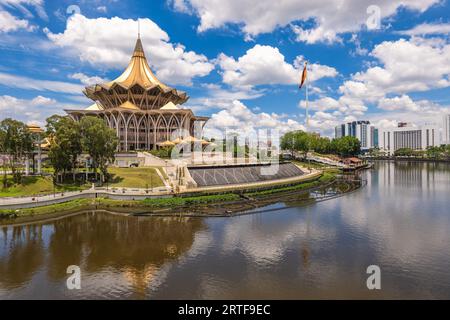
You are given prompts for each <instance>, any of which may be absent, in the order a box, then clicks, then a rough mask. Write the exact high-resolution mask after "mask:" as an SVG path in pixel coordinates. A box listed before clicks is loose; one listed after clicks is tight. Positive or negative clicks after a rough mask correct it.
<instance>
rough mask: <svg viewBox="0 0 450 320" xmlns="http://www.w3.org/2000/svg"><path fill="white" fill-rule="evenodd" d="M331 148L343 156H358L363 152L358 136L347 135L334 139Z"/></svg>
mask: <svg viewBox="0 0 450 320" xmlns="http://www.w3.org/2000/svg"><path fill="white" fill-rule="evenodd" d="M330 148H331V150H332V152H333V153H336V154H339V155H341V156H356V155H358V154H359V153H360V152H361V142H360V141H359V140H358V139H357V138H356V137H352V136H345V137H341V138H336V139H333V140H332V141H331V144H330Z"/></svg>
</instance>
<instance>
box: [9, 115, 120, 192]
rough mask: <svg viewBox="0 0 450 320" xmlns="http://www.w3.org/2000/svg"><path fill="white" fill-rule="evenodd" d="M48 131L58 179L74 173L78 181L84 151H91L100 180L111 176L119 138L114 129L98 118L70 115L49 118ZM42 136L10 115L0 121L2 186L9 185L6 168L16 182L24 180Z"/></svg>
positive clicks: (50, 151) (55, 174)
mask: <svg viewBox="0 0 450 320" xmlns="http://www.w3.org/2000/svg"><path fill="white" fill-rule="evenodd" d="M45 128H46V131H45V135H46V136H47V139H48V141H49V142H50V146H49V150H48V158H49V162H50V165H51V166H52V167H53V169H54V177H55V179H56V181H57V182H58V181H60V182H64V180H65V177H66V174H67V173H72V180H73V181H74V182H75V180H76V173H77V164H78V161H79V157H80V155H81V154H83V153H85V154H88V155H89V157H90V159H91V167H92V169H93V171H94V174H95V177H96V179H97V177H98V173H97V171H98V170H99V171H100V180H101V181H105V179H107V177H108V164H110V163H112V162H114V154H115V151H116V149H117V145H118V138H117V136H116V133H115V131H114V130H113V129H111V128H109V127H108V126H107V125H106V124H105V122H104V121H103V120H102V119H100V118H97V117H89V116H88V117H83V118H82V119H81V121H79V122H77V121H74V120H73V119H72V118H70V117H67V116H59V115H53V116H51V117H49V118H47V119H46V126H45ZM42 138H43V137H39V138H37V137H36V134H33V133H32V132H31V131H30V130H29V128H28V126H27V125H26V124H24V123H23V122H20V121H17V120H14V119H11V118H7V119H4V120H2V121H1V122H0V153H1V154H3V155H4V156H3V187H4V188H6V187H8V186H7V183H8V182H7V181H8V179H7V171H8V169H9V170H10V171H11V175H12V178H13V182H14V183H16V184H19V183H21V182H22V176H23V163H24V161H26V160H27V159H29V158H30V156H31V154H32V153H33V152H34V149H35V145H36V144H40V143H42Z"/></svg>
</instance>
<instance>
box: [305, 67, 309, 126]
mask: <svg viewBox="0 0 450 320" xmlns="http://www.w3.org/2000/svg"><path fill="white" fill-rule="evenodd" d="M305 68H306V72H308V62H306V66H305ZM305 80H306V88H305V89H306V90H305V98H306V109H305V110H306V121H305V124H306V132H308V131H309V130H308V129H309V113H308V85H309V80H308V76H306V79H305Z"/></svg>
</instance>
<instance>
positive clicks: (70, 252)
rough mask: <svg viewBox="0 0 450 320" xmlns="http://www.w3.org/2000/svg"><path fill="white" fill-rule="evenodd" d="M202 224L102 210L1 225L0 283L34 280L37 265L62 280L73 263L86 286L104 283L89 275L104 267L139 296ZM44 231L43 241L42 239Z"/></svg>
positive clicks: (7, 286) (52, 278)
mask: <svg viewBox="0 0 450 320" xmlns="http://www.w3.org/2000/svg"><path fill="white" fill-rule="evenodd" d="M8 229H9V230H8ZM202 229H204V224H203V222H202V220H200V219H194V218H168V217H161V218H153V219H152V218H132V219H130V218H127V217H123V216H111V215H109V214H106V213H85V214H81V215H77V216H73V217H69V218H66V219H62V220H57V221H54V222H52V223H50V224H45V225H31V226H25V227H12V228H3V236H2V249H1V255H0V286H1V287H4V289H7V290H10V289H13V288H16V287H20V286H23V285H26V284H27V282H29V281H32V280H35V281H40V280H39V278H41V277H42V275H40V274H39V271H40V270H41V269H45V273H46V277H47V279H46V281H48V282H50V283H64V281H65V279H66V277H67V273H66V269H67V266H69V265H79V266H80V267H81V270H82V273H83V274H84V275H86V277H87V278H89V279H90V283H89V284H88V285H89V286H92V285H94V286H95V283H97V282H98V284H99V285H100V286H103V285H105V284H104V283H102V279H101V278H96V277H95V275H96V274H101V273H103V272H106V273H107V274H109V275H113V277H119V278H123V279H124V280H125V282H126V284H121V285H120V286H123V285H126V286H128V285H129V286H130V289H131V292H133V295H135V296H137V297H139V296H143V295H144V294H145V292H146V291H147V289H149V288H148V286H149V285H151V284H152V281H153V280H154V278H155V277H157V275H159V272H160V271H161V268H162V267H163V266H164V264H165V263H167V262H169V261H172V260H176V259H177V258H178V257H179V256H181V255H182V254H183V253H185V252H186V251H187V250H188V249H189V248H190V247H191V245H192V243H193V239H194V234H195V233H196V232H197V231H200V230H202ZM174 230H176V232H174ZM45 234H47V235H48V241H44V239H43V238H44V237H45ZM93 275H94V276H93ZM33 278H34V279H33ZM91 294H93V293H91Z"/></svg>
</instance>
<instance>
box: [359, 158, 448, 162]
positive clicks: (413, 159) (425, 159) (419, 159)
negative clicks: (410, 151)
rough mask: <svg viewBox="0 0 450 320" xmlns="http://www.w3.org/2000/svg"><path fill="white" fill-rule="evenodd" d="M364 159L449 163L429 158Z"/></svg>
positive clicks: (373, 159)
mask: <svg viewBox="0 0 450 320" xmlns="http://www.w3.org/2000/svg"><path fill="white" fill-rule="evenodd" d="M365 159H366V160H368V161H410V162H433V163H450V159H429V158H410V157H373V158H365Z"/></svg>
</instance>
